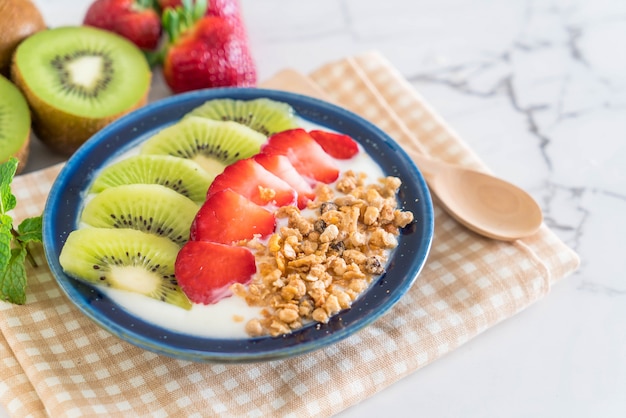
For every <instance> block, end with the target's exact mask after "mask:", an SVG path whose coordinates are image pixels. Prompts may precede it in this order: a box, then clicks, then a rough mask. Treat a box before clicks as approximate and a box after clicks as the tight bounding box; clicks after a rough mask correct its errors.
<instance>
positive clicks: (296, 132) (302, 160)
mask: <svg viewBox="0 0 626 418" xmlns="http://www.w3.org/2000/svg"><path fill="white" fill-rule="evenodd" d="M261 151H262V152H263V153H264V154H269V155H273V154H279V155H284V156H286V157H287V158H288V159H289V161H290V162H291V164H292V165H293V166H294V168H295V169H296V170H297V171H298V173H300V175H302V176H304V177H308V178H311V179H314V180H317V181H321V182H322V183H332V182H333V181H335V180H337V177H339V168H338V167H337V165H336V164H335V162H334V161H332V160H331V159H330V158H329V157H328V154H326V152H325V151H324V149H323V148H322V147H321V146H320V145H319V144H318V143H317V142H315V140H314V139H313V138H312V137H311V135H309V134H308V133H307V132H306V131H305V130H304V129H302V128H296V129H289V130H286V131H282V132H279V133H277V134H274V135H272V136H270V137H269V138H268V140H267V143H266V144H265V145H264V146H263V147H262V148H261Z"/></svg>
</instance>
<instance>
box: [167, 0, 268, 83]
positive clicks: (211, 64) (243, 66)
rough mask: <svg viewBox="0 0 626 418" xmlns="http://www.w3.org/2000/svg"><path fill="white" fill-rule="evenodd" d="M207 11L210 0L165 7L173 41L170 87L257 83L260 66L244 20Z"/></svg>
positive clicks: (169, 53)
mask: <svg viewBox="0 0 626 418" xmlns="http://www.w3.org/2000/svg"><path fill="white" fill-rule="evenodd" d="M205 13H206V0H198V1H197V2H196V3H195V4H193V3H192V2H191V1H188V0H183V6H182V7H177V8H176V9H167V10H165V11H164V14H163V27H164V29H165V30H166V31H167V34H168V38H169V44H168V46H167V49H166V52H165V55H164V60H163V75H164V77H165V81H166V82H167V84H168V86H169V87H170V89H171V90H172V91H173V92H174V93H182V92H185V91H190V90H199V89H204V88H212V87H243V86H254V85H255V84H256V80H257V79H256V66H255V63H254V60H253V58H252V54H251V53H250V49H249V47H248V40H247V36H246V31H245V29H244V28H243V26H241V24H240V21H239V20H237V19H227V18H223V17H218V16H206V15H205Z"/></svg>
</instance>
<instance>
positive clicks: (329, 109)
mask: <svg viewBox="0 0 626 418" xmlns="http://www.w3.org/2000/svg"><path fill="white" fill-rule="evenodd" d="M262 97H267V98H270V99H273V100H277V101H283V102H287V103H289V104H290V105H292V106H293V107H294V109H295V110H296V113H297V114H298V116H300V117H302V118H303V119H305V120H309V121H313V123H321V120H320V119H319V118H322V119H323V120H324V121H325V122H326V123H323V125H326V127H328V128H331V127H332V129H336V130H340V131H341V130H342V129H341V128H342V127H343V128H344V130H345V129H347V130H348V131H351V130H354V129H359V130H362V132H363V134H364V135H365V134H366V135H369V136H368V137H361V138H360V137H359V136H358V135H357V136H355V140H357V142H359V143H360V144H361V145H362V146H363V147H364V148H365V149H366V150H368V152H370V155H372V151H371V150H376V151H377V152H380V153H387V154H385V155H387V156H388V158H392V159H394V160H395V162H396V163H400V165H401V166H402V167H397V166H396V167H395V169H397V170H400V169H401V170H402V172H403V174H407V173H408V174H410V176H408V177H410V179H411V180H412V182H411V184H410V185H407V184H405V180H406V179H403V187H404V186H407V187H409V186H410V190H411V191H416V193H417V197H416V196H408V195H407V197H408V198H410V199H419V207H421V208H422V210H421V211H419V223H415V225H416V228H417V229H418V231H414V232H412V233H418V232H419V237H418V238H419V242H418V243H417V247H416V248H415V250H416V251H415V252H414V253H411V252H409V253H407V254H404V252H401V255H402V257H403V259H402V260H400V261H401V262H402V263H405V261H406V262H407V263H409V265H408V266H407V267H406V268H404V269H403V270H402V271H403V272H404V271H405V270H406V272H407V274H405V276H406V277H401V278H400V279H399V280H400V281H399V283H398V284H397V285H396V284H395V283H390V280H389V277H387V274H386V273H385V274H383V275H382V276H381V277H380V278H378V279H376V280H375V282H372V284H371V285H370V289H368V291H367V292H366V293H365V294H363V295H361V296H360V297H359V298H358V299H357V300H356V301H355V304H354V305H353V306H352V308H351V309H348V310H346V311H343V312H342V313H339V314H337V315H336V316H334V317H333V318H332V319H331V321H329V323H328V324H323V325H321V326H320V325H317V326H309V327H305V329H306V330H313V331H311V332H310V333H308V334H304V333H303V332H302V330H298V331H297V332H294V333H293V334H289V335H287V336H283V337H261V338H249V339H236V340H235V339H219V338H204V337H202V338H201V337H193V336H188V335H185V334H180V333H175V332H171V331H169V330H166V329H161V328H159V327H158V326H154V325H152V324H148V323H145V322H143V321H141V320H137V319H138V318H136V317H133V316H132V315H131V314H128V313H126V314H125V315H124V311H123V309H121V308H120V309H117V311H115V303H114V302H112V301H111V300H110V299H108V298H107V296H106V295H104V294H102V293H101V292H99V291H98V289H97V287H96V286H91V285H89V284H85V283H82V282H80V281H78V280H76V279H73V278H71V277H68V276H67V275H65V273H64V272H63V270H62V268H61V267H60V265H59V261H58V255H59V252H60V249H61V247H62V246H63V244H64V242H65V239H66V238H67V235H68V234H69V232H70V230H62V231H61V230H59V225H57V224H58V222H57V221H59V219H61V220H63V222H71V221H73V222H74V227H76V223H77V216H76V217H74V219H71V215H72V212H71V211H70V213H69V214H68V213H65V212H62V211H61V209H62V208H63V207H65V206H59V205H60V204H62V203H60V202H61V199H65V200H66V201H68V202H69V201H70V200H71V201H72V202H73V201H74V200H72V199H78V202H77V203H76V204H77V205H80V201H81V197H80V194H81V193H83V192H84V190H85V188H86V187H87V186H88V185H89V184H90V182H91V180H90V179H88V178H85V176H84V175H82V174H81V173H83V172H85V171H86V172H87V173H88V174H93V173H94V172H95V171H97V169H98V168H100V167H102V166H103V165H105V164H107V163H108V162H109V161H110V160H111V159H112V158H114V157H115V156H116V155H119V154H120V153H122V152H124V151H125V149H127V148H130V147H133V146H135V145H137V144H138V143H140V142H142V141H143V140H145V137H146V136H149V135H150V134H151V131H150V130H148V128H146V129H145V130H143V131H142V130H141V129H143V128H142V126H144V125H145V124H146V123H147V122H146V121H149V120H153V121H154V120H155V114H159V113H163V114H164V115H166V116H167V117H170V116H171V120H169V121H168V122H170V123H174V122H175V121H176V120H178V119H180V117H175V116H174V115H173V114H174V113H175V112H174V111H175V110H178V111H179V110H180V109H186V110H185V112H183V113H182V114H184V113H186V112H188V111H189V110H190V109H191V108H193V107H196V106H197V105H198V103H200V104H201V103H203V102H205V101H207V100H211V99H215V98H234V99H241V100H249V99H254V98H262ZM191 104H193V106H192V107H190V108H188V109H187V108H185V106H189V105H191ZM307 112H309V113H307ZM330 118H332V123H331V122H330ZM156 123H158V122H156ZM138 124H139V128H137V126H138ZM142 124H143V125H142ZM328 125H331V126H328ZM165 126H167V124H166V123H164V124H161V125H158V129H162V128H164V127H165ZM152 131H154V129H152ZM137 132H140V133H141V134H137V135H135V136H134V137H132V136H133V134H134V133H137ZM124 135H130V136H131V137H132V138H131V139H129V140H128V141H126V142H124V146H122V147H119V148H116V149H115V150H112V152H110V153H109V154H108V155H106V156H101V157H94V155H95V154H97V153H99V152H100V153H105V151H106V150H107V145H108V149H110V146H111V145H112V143H113V145H114V143H115V141H116V140H119V141H123V140H122V139H119V138H121V137H123V136H124ZM116 138H117V139H116ZM382 155H383V154H380V155H378V156H375V155H372V157H373V158H374V159H375V161H377V162H378V163H379V164H380V158H382V157H381V156H382ZM377 157H378V158H377ZM89 158H92V159H93V158H96V163H94V162H91V163H88V164H84V163H85V161H87V162H89V161H90V159H89ZM381 167H382V168H383V171H385V167H384V166H381ZM405 172H406V173H405ZM385 174H386V175H390V174H393V173H389V172H386V173H385ZM81 185H82V186H81ZM401 190H402V189H401ZM68 194H69V195H68ZM68 202H65V204H69V203H68ZM416 202H417V200H416ZM416 202H411V201H408V202H407V201H405V202H404V204H405V205H406V204H413V203H416ZM74 206H75V205H72V206H71V208H72V209H73V208H74ZM76 210H78V209H76ZM79 213H80V212H79V210H78V212H77V213H76V215H79ZM433 235H434V212H433V205H432V199H431V196H430V192H429V189H428V186H427V184H426V181H425V180H424V177H423V176H422V174H421V172H420V171H419V169H418V168H417V166H416V165H415V163H414V162H413V161H412V159H411V158H410V157H409V156H408V154H407V153H406V152H405V151H404V150H403V149H402V147H401V146H400V145H399V144H398V143H397V142H395V141H394V140H393V139H392V138H391V137H390V136H389V135H388V134H386V133H385V132H384V131H382V130H381V129H380V128H378V127H377V126H376V125H374V124H373V123H371V122H369V121H367V120H366V119H364V118H362V117H361V116H359V115H357V114H355V113H353V112H351V111H349V110H347V109H344V108H342V107H340V106H337V105H335V104H332V103H329V102H326V101H323V100H320V99H317V98H313V97H309V96H305V95H302V94H298V93H292V92H287V91H282V90H272V89H262V88H219V89H207V90H198V91H194V92H190V93H183V94H179V95H173V96H170V97H167V98H164V99H160V100H157V101H155V102H152V103H149V104H147V105H146V106H144V107H142V108H140V109H138V110H135V111H133V112H131V113H129V114H127V115H125V116H123V117H121V118H120V119H118V120H116V121H114V122H113V123H111V124H109V125H108V126H106V127H105V128H103V129H102V130H100V131H99V132H98V133H96V134H95V135H93V136H92V137H91V138H90V139H89V140H87V141H86V142H85V144H83V145H82V146H81V147H80V148H79V149H78V150H77V151H76V152H75V153H74V155H72V156H71V157H70V158H69V159H68V161H67V162H66V164H65V165H64V167H63V168H62V169H61V172H60V173H59V175H58V177H57V178H56V180H55V181H54V183H53V185H52V187H51V189H50V193H49V195H48V198H47V201H46V205H45V208H44V213H43V244H44V250H45V255H46V259H47V261H48V265H49V266H50V270H51V272H52V274H53V276H54V277H55V280H56V282H57V283H58V284H59V286H60V287H61V289H62V290H63V292H64V293H65V294H66V296H67V297H68V298H69V299H70V301H71V302H72V304H73V305H74V306H76V307H77V308H78V309H79V310H80V311H81V312H82V313H83V314H84V315H86V316H87V317H88V318H90V319H91V320H92V321H93V322H95V323H96V324H97V325H99V326H100V327H101V328H103V329H105V330H107V331H108V332H110V333H112V334H114V335H116V336H117V337H119V338H121V339H123V340H125V341H128V342H130V343H132V344H134V345H136V346H138V347H141V348H144V349H147V350H149V351H152V352H155V353H158V354H164V355H167V356H170V357H174V358H178V359H183V360H189V361H196V362H218V363H246V362H258V361H266V360H275V359H280V358H285V357H291V356H295V355H300V354H304V353H307V352H310V351H314V350H317V349H320V348H323V347H326V346H328V345H331V344H334V343H336V342H338V341H340V340H343V339H345V338H347V337H349V336H350V335H352V334H354V333H356V332H357V331H359V330H361V329H363V328H364V327H366V326H368V325H370V324H371V323H372V322H374V321H375V320H377V319H379V318H380V317H381V316H382V315H383V314H384V313H386V312H387V311H388V310H389V309H391V307H392V306H393V305H395V304H396V303H397V302H398V300H399V299H400V298H401V297H402V296H403V295H404V294H405V293H406V292H407V291H408V290H409V289H410V288H411V286H412V285H413V283H414V282H415V281H416V279H417V277H418V276H419V274H420V272H421V270H422V268H423V266H424V264H425V262H426V260H427V257H428V255H429V252H430V248H431V245H432V240H433ZM407 237H408V238H407ZM410 237H411V234H409V235H406V236H405V235H404V234H402V235H401V236H400V237H399V242H400V245H401V246H407V245H408V244H412V242H410V240H409V238H410ZM402 248H403V247H402ZM400 249H401V247H398V248H397V249H395V250H394V251H395V252H398V251H400ZM397 255H398V254H396V253H394V254H393V256H392V257H391V259H390V262H391V263H393V265H392V266H391V267H390V271H392V272H393V270H391V269H393V268H395V267H396V263H394V262H393V260H394V258H395V257H396V256H397ZM405 255H406V256H412V257H413V258H412V259H411V260H408V259H405V257H404V256H405ZM397 264H400V262H398V263H397ZM405 264H406V263H405ZM403 265H404V264H403ZM392 279H393V278H392ZM381 283H382V284H381ZM374 286H377V288H376V297H375V298H373V299H372V300H371V301H370V300H369V299H368V295H373V294H374V293H372V292H374V290H372V288H373V287H374ZM378 286H380V287H381V288H380V289H378ZM379 290H380V292H382V293H381V294H380V295H378V291H379ZM85 295H87V296H85ZM377 298H378V299H377ZM369 302H371V303H372V307H371V308H370V307H368V306H367V305H368V304H369ZM107 303H108V305H107ZM359 303H365V305H364V306H362V307H361V308H359V309H360V310H359V312H360V311H363V310H364V309H369V310H368V311H366V313H365V314H363V315H361V316H358V312H355V311H353V310H355V308H356V307H357V306H359V305H358V304H359ZM111 304H112V305H111ZM374 305H375V308H376V310H374V311H372V310H371V309H374ZM102 309H112V310H107V311H106V312H108V316H107V315H104V316H102V312H104V311H103V310H102ZM129 316H130V317H131V318H130V319H136V320H137V322H136V323H132V326H131V324H127V323H120V322H119V321H122V320H124V321H127V320H128V319H129ZM139 325H141V326H139ZM152 328H157V330H158V331H159V332H160V333H161V334H162V335H161V336H160V337H149V336H146V335H143V334H142V333H141V332H138V330H140V331H143V330H145V329H148V330H152ZM174 340H176V341H174ZM266 340H272V341H276V343H274V344H269V343H268V344H265V341H266ZM233 341H237V343H235V344H234V346H236V347H238V348H239V347H240V346H241V350H239V351H235V352H229V351H226V350H227V348H228V347H231V345H232V344H231V343H232V342H233ZM196 343H206V344H196ZM181 344H182V345H181ZM211 345H213V348H209V347H207V346H211ZM215 346H219V347H220V349H219V350H218V349H217V348H216V347H215ZM266 346H267V347H266ZM221 347H223V348H221Z"/></svg>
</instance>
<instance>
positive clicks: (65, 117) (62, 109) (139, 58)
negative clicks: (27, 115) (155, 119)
mask: <svg viewBox="0 0 626 418" xmlns="http://www.w3.org/2000/svg"><path fill="white" fill-rule="evenodd" d="M11 77H12V79H13V81H14V82H15V83H16V84H17V86H18V87H19V88H20V90H22V92H23V93H24V95H25V96H26V100H27V101H28V103H29V105H30V107H31V109H32V111H33V130H34V131H35V133H36V134H37V136H38V137H39V138H40V139H41V140H42V141H43V142H45V143H46V144H47V145H49V146H50V147H51V148H53V149H55V150H57V151H60V152H63V153H71V152H73V151H74V150H76V149H77V148H78V147H79V146H80V145H81V144H82V143H83V142H85V140H87V139H88V138H89V137H90V136H91V135H93V134H94V133H95V132H97V131H98V130H100V129H101V128H103V127H104V126H105V125H107V124H109V123H110V122H112V121H113V120H115V119H117V118H119V117H120V116H122V115H124V114H126V113H128V112H129V111H131V110H133V109H135V108H137V107H139V106H142V105H143V104H145V103H146V100H147V95H148V91H149V89H150V80H151V72H150V67H149V66H148V62H147V61H146V58H145V56H144V55H143V54H142V52H141V51H140V50H139V48H137V47H136V46H135V45H134V44H132V43H131V42H129V41H127V40H126V39H124V38H122V37H121V36H119V35H116V34H114V33H111V32H108V31H104V30H102V29H96V28H92V27H88V26H67V27H59V28H54V29H48V30H43V31H40V32H37V33H36V34H34V35H33V36H30V37H28V38H27V39H26V40H25V41H24V42H22V43H21V44H20V45H19V46H18V47H17V49H16V51H15V55H14V57H13V62H12V66H11Z"/></svg>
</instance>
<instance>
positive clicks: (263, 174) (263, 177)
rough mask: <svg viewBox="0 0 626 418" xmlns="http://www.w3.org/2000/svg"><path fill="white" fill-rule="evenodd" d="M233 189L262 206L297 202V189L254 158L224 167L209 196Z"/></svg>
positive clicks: (210, 188) (216, 178)
mask: <svg viewBox="0 0 626 418" xmlns="http://www.w3.org/2000/svg"><path fill="white" fill-rule="evenodd" d="M224 189H231V190H232V191H234V192H237V193H239V194H240V195H242V196H245V197H246V198H248V199H250V200H251V201H253V202H254V203H256V204H257V205H260V206H265V205H268V204H273V205H276V206H285V205H290V204H292V203H294V202H296V197H297V196H296V194H297V193H296V191H295V190H294V189H293V188H292V187H291V186H290V185H289V184H288V183H287V182H285V181H284V180H281V179H280V178H279V177H277V176H275V175H274V174H272V173H271V172H269V171H267V170H266V169H265V168H263V166H262V165H261V164H259V163H257V162H256V161H254V159H253V158H246V159H244V160H239V161H237V162H235V163H233V164H231V165H229V166H228V167H226V168H225V169H224V171H223V172H222V173H221V174H219V175H218V176H217V177H215V179H214V180H213V183H211V186H210V187H209V191H208V193H207V196H211V195H212V194H214V193H217V192H218V191H220V190H224Z"/></svg>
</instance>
